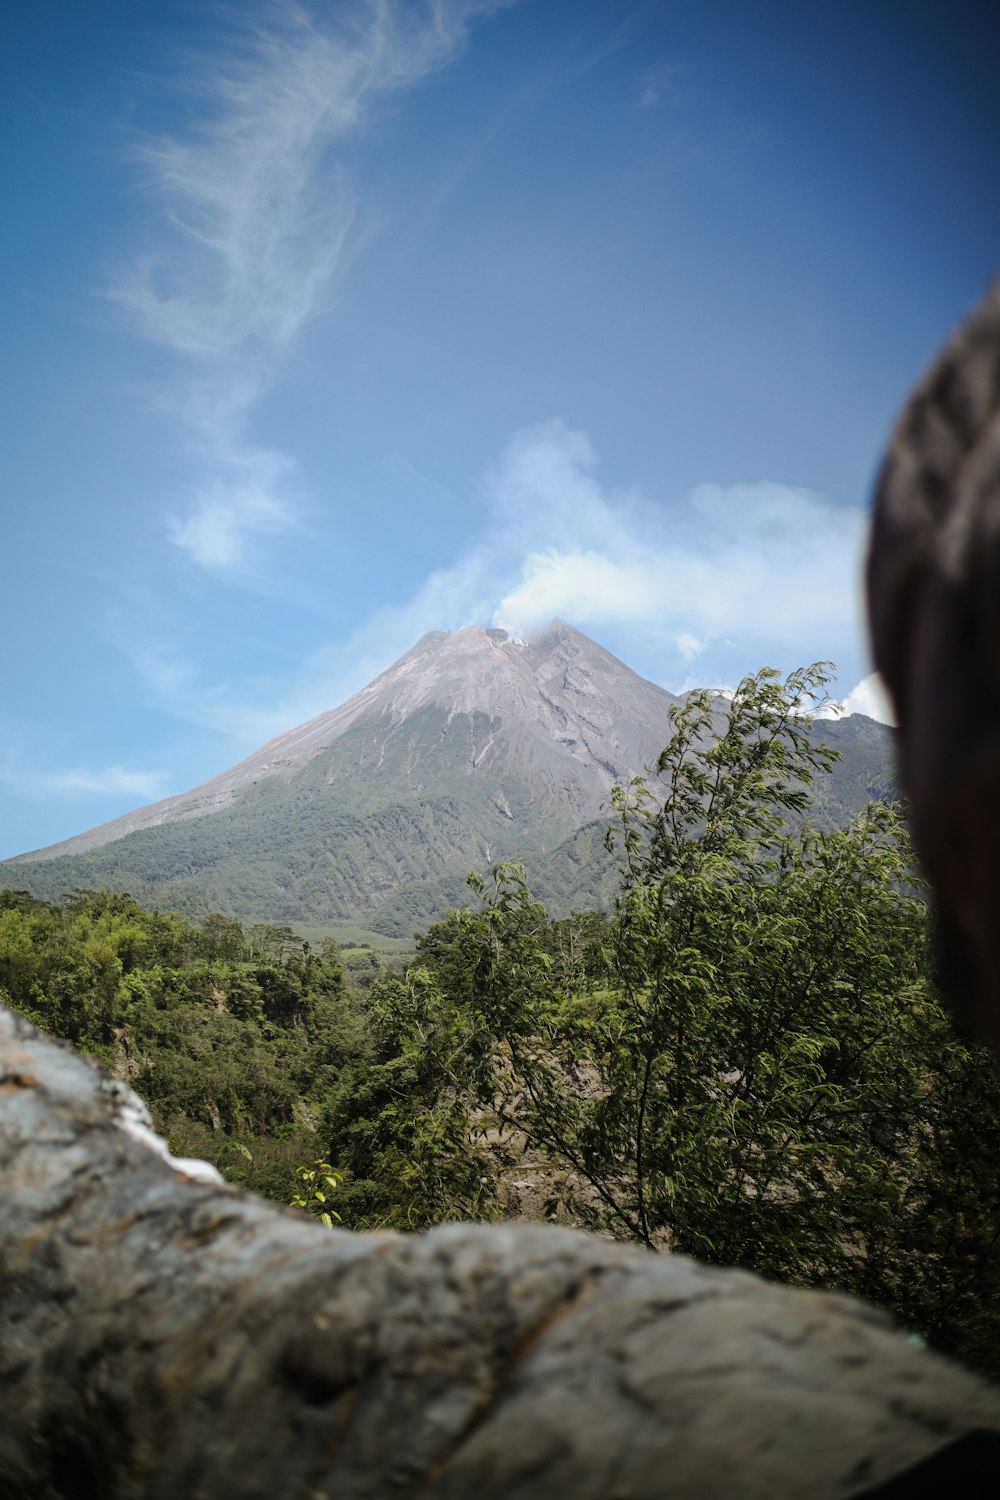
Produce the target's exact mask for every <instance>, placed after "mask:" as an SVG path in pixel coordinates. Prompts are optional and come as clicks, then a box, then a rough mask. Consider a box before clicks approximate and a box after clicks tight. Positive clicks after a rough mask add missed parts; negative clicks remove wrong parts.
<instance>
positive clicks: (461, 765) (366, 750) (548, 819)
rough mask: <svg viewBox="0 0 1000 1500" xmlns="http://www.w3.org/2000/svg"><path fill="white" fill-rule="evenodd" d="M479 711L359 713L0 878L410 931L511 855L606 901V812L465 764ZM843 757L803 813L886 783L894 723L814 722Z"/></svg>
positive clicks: (548, 893) (251, 917) (824, 814)
mask: <svg viewBox="0 0 1000 1500" xmlns="http://www.w3.org/2000/svg"><path fill="white" fill-rule="evenodd" d="M490 728H491V724H490V721H489V719H488V718H486V716H484V715H452V716H449V715H447V714H446V713H444V712H443V711H442V710H439V709H435V708H426V709H422V710H420V711H419V712H417V713H415V714H413V715H411V716H410V717H409V718H408V719H407V720H405V721H404V722H403V723H401V724H399V725H392V726H387V727H385V728H384V730H373V727H372V726H371V724H365V725H358V726H356V727H355V728H354V729H352V730H350V731H348V733H347V734H345V735H344V736H343V737H342V738H341V739H339V740H337V741H336V742H335V744H334V745H332V746H331V747H330V748H328V749H327V750H324V751H323V752H321V753H320V754H319V755H317V756H316V757H315V758H314V759H313V760H311V761H310V762H309V763H308V764H307V765H306V767H305V768H304V769H302V770H300V771H299V772H298V773H297V774H296V775H295V776H294V777H290V778H289V779H284V778H282V777H274V778H271V779H269V780H266V781H261V782H260V783H259V784H257V785H256V786H254V787H252V788H251V789H250V790H249V792H248V794H247V795H246V797H245V800H243V801H242V802H240V803H238V804H236V805H234V806H231V807H227V808H223V809H222V810H220V811H218V812H215V813H212V814H209V815H207V816H204V817H200V818H194V819H190V820H187V821H184V822H177V823H165V824H162V825H161V826H159V827H155V828H148V829H143V830H141V831H139V832H136V833H132V834H130V835H129V836H128V837H127V838H125V839H121V840H118V841H117V842H115V843H111V844H104V845H102V846H100V847H98V848H96V849H91V850H89V851H88V852H86V853H84V854H78V855H73V856H61V857H58V858H55V859H47V860H30V861H28V860H18V861H8V862H7V863H6V864H0V881H2V882H3V883H6V884H8V885H10V886H11V887H15V888H23V889H27V890H29V891H31V892H32V893H33V894H35V895H37V896H40V897H43V898H44V899H46V900H58V899H59V898H60V897H61V896H62V894H63V893H65V892H69V891H73V890H76V889H110V890H123V891H128V892H130V893H131V894H133V895H134V896H136V897H137V899H139V900H140V901H142V902H145V903H147V904H156V905H158V906H161V907H169V908H172V909H174V910H176V911H178V912H182V913H184V914H186V915H188V916H198V915H202V914H204V913H206V912H211V911H222V912H226V913H229V914H231V915H233V916H236V917H238V918H239V919H240V920H242V921H246V922H254V921H261V920H266V921H271V922H295V923H299V924H304V925H307V926H308V927H310V928H311V929H320V928H322V929H325V930H327V931H330V932H337V931H341V930H346V929H348V928H349V927H352V926H353V927H357V926H359V925H360V926H361V927H363V928H368V929H370V930H372V931H373V932H376V933H380V934H383V935H384V936H386V937H392V938H402V937H408V936H409V935H410V934H411V933H412V932H413V931H414V930H415V929H416V928H419V927H422V926H426V924H427V923H428V922H430V921H433V920H434V919H435V918H437V917H440V916H441V915H442V914H443V913H444V912H445V911H447V910H448V909H449V907H452V906H454V905H456V904H459V903H460V902H461V900H462V899H463V894H464V889H465V877H466V875H467V874H468V872H469V871H470V870H472V869H483V868H487V867H488V866H489V865H491V864H492V863H494V862H495V861H497V860H499V859H506V858H510V857H519V858H522V859H523V860H524V862H525V865H526V868H527V870H528V873H529V876H530V878H531V880H532V884H533V887H534V888H535V889H536V891H537V893H538V895H539V897H540V898H541V899H542V900H543V901H544V902H545V903H546V904H547V905H548V906H549V908H550V910H551V911H552V912H553V913H554V914H557V915H565V914H567V913H568V912H569V911H571V910H573V909H579V908H583V907H606V906H607V905H608V903H609V901H610V899H611V897H612V895H613V893H614V889H615V872H614V865H613V863H612V862H611V861H610V860H609V858H608V856H607V854H606V851H605V850H604V847H603V829H604V824H603V822H600V821H599V822H597V823H595V822H593V820H592V819H588V820H587V821H586V822H585V824H584V826H583V827H582V828H575V827H574V817H573V813H572V809H571V806H570V805H569V804H568V803H567V802H566V801H565V800H564V799H563V798H561V797H560V795H559V788H558V787H557V786H554V785H553V784H552V782H551V780H550V779H549V778H548V777H547V776H546V775H536V776H532V774H531V768H530V767H528V768H520V769H518V768H517V767H512V766H511V765H510V764H508V763H504V764H501V765H498V766H497V767H496V769H495V770H493V771H489V770H484V769H483V768H482V767H479V768H475V769H474V768H473V767H472V765H471V763H470V759H469V746H470V745H474V744H477V743H478V744H482V743H483V742H484V740H485V739H487V738H488V737H489V731H490ZM814 736H815V737H816V738H818V739H825V740H826V741H827V742H829V743H830V744H831V745H833V746H835V747H836V748H837V750H838V752H839V754H840V757H841V758H840V759H839V761H837V762H836V764H835V765H834V766H833V767H832V769H830V770H829V771H824V772H821V773H817V776H816V778H815V782H814V787H813V800H812V805H811V809H810V816H812V817H814V818H815V819H816V821H817V822H818V823H819V824H820V826H823V827H834V826H844V825H845V824H846V823H847V822H849V820H850V818H851V817H852V816H853V815H854V814H855V813H857V812H858V811H859V810H860V809H861V808H862V807H863V806H864V805H865V804H866V803H867V802H868V801H869V799H871V798H873V797H874V798H877V799H882V798H885V797H888V796H891V795H892V788H893V776H892V768H891V738H890V732H889V731H887V730H885V729H884V728H883V726H881V725H879V724H876V723H874V722H873V721H872V720H870V719H864V718H860V717H857V716H855V717H853V718H851V719H849V720H846V721H844V722H843V723H837V722H825V723H823V724H820V725H817V727H816V729H815V730H814Z"/></svg>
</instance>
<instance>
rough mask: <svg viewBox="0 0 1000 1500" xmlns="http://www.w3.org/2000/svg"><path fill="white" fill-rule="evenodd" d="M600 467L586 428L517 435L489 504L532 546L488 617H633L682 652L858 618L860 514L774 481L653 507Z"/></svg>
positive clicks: (505, 621) (840, 627)
mask: <svg viewBox="0 0 1000 1500" xmlns="http://www.w3.org/2000/svg"><path fill="white" fill-rule="evenodd" d="M595 465H596V460H595V456H594V453H593V450H592V448H591V446H590V444H589V442H588V440H587V439H586V437H585V436H584V435H583V434H581V433H578V432H574V431H572V430H571V429H568V428H566V427H564V426H562V425H561V424H555V423H549V424H546V425H545V426H543V427H540V428H536V429H533V430H531V431H529V432H526V433H522V434H519V435H518V437H517V438H516V439H515V440H514V442H513V443H512V445H511V448H510V450H509V452H508V454H507V458H506V461H505V463H504V465H503V467H502V469H501V470H500V471H499V473H498V474H497V475H496V476H494V480H493V485H492V489H493V500H494V508H495V513H496V516H497V518H498V529H499V525H500V523H501V522H502V524H503V525H504V527H505V528H506V530H507V531H508V533H509V534H510V535H511V536H513V537H514V538H515V539H517V540H518V541H520V542H522V543H526V544H527V545H526V546H525V550H524V552H523V553H522V556H521V558H520V560H519V562H518V563H517V565H516V570H515V576H514V577H513V579H512V581H511V582H510V584H509V585H508V586H507V587H506V588H505V590H504V592H503V594H502V596H501V598H500V599H499V602H498V604H497V606H496V609H495V612H494V621H495V623H497V624H499V625H503V626H505V627H506V628H508V629H512V630H515V631H522V632H524V631H530V630H531V629H532V628H534V627H536V626H538V625H540V624H542V623H543V622H544V621H546V620H548V619H550V618H551V617H552V616H553V615H565V616H566V617H567V618H568V619H572V620H574V621H575V622H577V623H578V624H580V625H581V626H583V627H584V628H586V626H588V625H594V626H601V625H609V624H623V625H629V626H632V627H636V628H641V629H645V630H647V631H649V632H653V633H655V635H656V636H657V638H660V639H663V640H664V641H666V640H667V639H668V638H669V639H670V640H671V641H672V642H673V643H674V644H675V645H676V647H677V649H679V650H680V652H681V655H682V656H683V655H685V653H686V651H690V650H691V648H692V643H694V642H698V643H700V644H701V645H702V647H703V646H704V645H705V643H707V642H709V641H711V640H716V641H718V640H720V639H723V638H727V637H728V638H732V637H739V636H747V637H751V638H753V639H755V640H761V639H765V640H766V639H767V638H769V637H771V638H773V637H776V636H777V637H781V638H783V639H788V638H789V637H794V636H795V635H796V634H799V635H805V636H806V637H808V636H809V635H810V634H815V635H818V634H821V633H823V632H826V633H827V634H828V635H833V634H835V633H837V632H847V631H850V630H851V629H852V628H853V618H854V602H853V601H854V594H855V587H856V576H857V568H858V559H859V556H860V549H861V539H862V532H863V517H862V514H861V512H860V511H858V510H853V509H847V508H844V507H840V506H835V505H832V504H830V502H828V501H827V500H825V499H824V498H823V497H822V496H821V495H818V494H816V493H815V492H813V491H811V490H805V489H800V488H793V487H790V486H787V485H782V484H776V483H772V482H760V483H757V484H742V485H732V486H729V487H728V488H724V487H722V486H720V485H713V484H704V485H701V486H699V487H698V488H697V489H696V490H695V491H694V492H693V494H692V495H691V496H690V497H689V499H688V501H687V503H686V504H684V505H681V506H672V507H669V508H667V507H664V506H654V505H651V504H650V503H648V502H647V501H644V500H643V499H642V498H641V497H639V496H636V495H634V494H630V493H625V494H622V493H615V492H608V491H605V490H603V489H602V488H601V487H600V486H599V484H598V483H597V481H596V478H595V476H594V469H595ZM682 640H683V642H684V644H683V645H681V641H682Z"/></svg>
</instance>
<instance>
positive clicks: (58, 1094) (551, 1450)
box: [0, 1011, 1000, 1500]
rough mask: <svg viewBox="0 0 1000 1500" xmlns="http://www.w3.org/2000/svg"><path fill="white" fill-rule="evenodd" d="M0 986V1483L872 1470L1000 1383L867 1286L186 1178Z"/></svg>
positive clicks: (353, 1487) (500, 1486) (435, 1487)
mask: <svg viewBox="0 0 1000 1500" xmlns="http://www.w3.org/2000/svg"><path fill="white" fill-rule="evenodd" d="M120 1111H121V1089H120V1086H117V1085H112V1084H111V1083H110V1081H109V1080H107V1079H106V1078H105V1077H104V1075H102V1074H101V1073H100V1072H99V1071H98V1070H97V1069H96V1068H94V1067H92V1066H91V1065H90V1064H89V1063H87V1062H86V1061H84V1060H83V1059H81V1058H78V1057H76V1056H75V1055H74V1054H73V1053H71V1052H70V1051H69V1050H68V1049H66V1048H64V1047H62V1046H61V1045H59V1044H57V1043H54V1042H52V1041H49V1040H47V1039H45V1038H43V1037H42V1036H41V1035H40V1034H39V1033H38V1032H37V1031H36V1030H35V1029H34V1028H33V1027H31V1026H30V1025H29V1024H28V1023H27V1022H25V1021H23V1020H21V1019H20V1018H18V1017H15V1016H12V1015H10V1014H9V1013H8V1012H3V1011H0V1189H2V1191H0V1320H2V1335H0V1390H2V1391H3V1401H2V1403H0V1494H2V1495H3V1496H4V1497H6V1500H18V1497H22V1496H23V1497H29V1496H30V1497H31V1500H42V1497H47V1496H73V1497H80V1496H83V1497H94V1500H98V1497H100V1500H119V1497H126V1496H128V1497H140V1496H141V1497H143V1500H157V1497H174V1496H180V1495H183V1496H185V1497H190V1500H199V1497H209V1496H211V1497H222V1496H225V1497H227V1500H236V1497H238V1500H243V1497H247V1500H249V1497H261V1500H264V1497H266V1500H285V1497H288V1500H292V1497H295V1500H313V1497H320V1496H331V1497H332V1496H337V1497H338V1500H361V1497H379V1500H383V1497H386V1496H391V1495H399V1496H433V1497H451V1500H458V1497H463V1500H464V1497H469V1496H474V1497H475V1500H493V1497H498V1500H499V1497H501V1496H503V1497H504V1500H535V1497H539V1500H540V1497H543V1496H545V1497H551V1496H560V1495H566V1496H572V1497H574V1500H589V1497H593V1500H598V1497H600V1500H612V1497H618V1500H624V1497H629V1500H639V1497H642V1500H645V1497H654V1496H657V1497H658V1496H679V1497H687V1496H690V1497H699V1500H701V1497H709V1500H711V1497H716V1496H717V1497H720V1500H721V1497H723V1496H725V1497H727V1500H744V1497H746V1500H749V1497H751V1496H752V1497H760V1500H765V1497H766V1500H775V1497H781V1496H789V1497H791V1496H801V1495H809V1496H810V1497H814V1500H823V1497H827V1496H830V1497H833V1496H837V1497H845V1496H850V1495H853V1494H859V1493H861V1492H863V1491H864V1490H866V1489H867V1488H869V1487H870V1486H872V1485H874V1484H877V1483H878V1482H879V1481H881V1480H883V1479H886V1478H888V1477H890V1476H892V1475H893V1474H896V1473H898V1472H899V1471H900V1470H902V1469H904V1468H906V1467H907V1466H908V1465H910V1464H913V1463H915V1462H917V1461H918V1460H919V1459H921V1458H923V1457H924V1456H926V1455H927V1454H929V1453H931V1452H933V1451H934V1450H935V1449H937V1448H940V1447H941V1446H942V1445H943V1444H944V1443H946V1442H948V1441H949V1440H950V1439H952V1438H955V1437H958V1436H960V1435H961V1434H963V1433H965V1432H967V1431H970V1430H972V1429H974V1428H977V1427H1000V1395H998V1393H997V1391H996V1390H994V1389H992V1388H991V1387H989V1386H987V1385H985V1384H984V1383H983V1382H982V1381H980V1380H979V1379H978V1378H976V1377H975V1376H973V1375H972V1374H970V1373H968V1372H967V1371H964V1370H962V1369H960V1368H958V1367H957V1366H954V1365H952V1364H950V1363H949V1362H948V1361H946V1360H944V1359H941V1358H938V1357H937V1356H935V1355H933V1354H931V1353H929V1352H928V1351H927V1350H925V1349H922V1348H920V1347H918V1346H916V1345H914V1344H913V1343H911V1342H909V1341H908V1340H907V1339H906V1337H905V1336H904V1335H903V1334H902V1333H901V1332H900V1331H899V1330H898V1329H897V1328H896V1327H895V1325H894V1324H893V1323H892V1322H891V1320H890V1319H889V1318H888V1317H887V1316H885V1315H884V1314H882V1313H880V1312H878V1311H876V1310H874V1309H872V1308H870V1307H868V1306H866V1305H864V1304H862V1303H858V1302H854V1301H852V1300H850V1299H848V1298H844V1297H839V1296H834V1295H830V1294H825V1293H814V1292H804V1291H796V1290H789V1289H786V1288H782V1287H778V1286H773V1285H770V1284H768V1283H766V1282H762V1281H759V1280H757V1279H756V1278H754V1277H753V1276H750V1275H747V1274H745V1273H743V1272H738V1271H717V1270H710V1269H706V1268H703V1267H700V1266H697V1265H695V1264H694V1263H692V1262H691V1261H688V1260H684V1259H681V1258H680V1257H654V1256H651V1255H647V1254H646V1253H645V1252H643V1251H638V1250H628V1249H623V1248H619V1247H616V1246H612V1245H608V1244H605V1243H602V1242H600V1241H597V1240H593V1239H590V1238H588V1237H587V1236H585V1235H583V1234H573V1233H564V1232H562V1231H558V1230H548V1229H543V1228H538V1229H535V1228H501V1227H493V1228H476V1227H462V1226H450V1227H447V1228H443V1229H437V1230H435V1231H433V1232H432V1233H430V1234H426V1235H422V1236H419V1237H413V1238H407V1237H402V1236H395V1235H353V1234H348V1233H334V1234H331V1233H330V1232H329V1231H327V1230H325V1229H323V1228H322V1227H321V1226H319V1225H317V1224H313V1223H311V1222H310V1221H309V1220H307V1219H306V1218H305V1217H304V1216H302V1215H300V1214H298V1213H294V1212H292V1211H285V1210H282V1209H280V1208H277V1207H275V1206H274V1205H273V1204H269V1203H266V1202H264V1201H262V1200H259V1199H256V1198H253V1197H250V1196H248V1195H246V1194H243V1193H240V1192H237V1191H235V1190H233V1189H230V1188H226V1187H217V1186H211V1185H206V1184H203V1183H195V1182H192V1181H190V1180H189V1179H187V1178H186V1177H184V1176H183V1175H181V1174H180V1173H179V1172H178V1171H176V1170H175V1169H174V1168H173V1167H172V1166H171V1164H170V1163H169V1161H165V1160H162V1159H161V1158H159V1157H158V1156H156V1155H155V1154H154V1153H153V1152H151V1151H149V1150H148V1149H146V1148H145V1147H144V1146H142V1145H140V1144H138V1143H137V1142H136V1141H134V1140H132V1139H130V1138H129V1137H128V1136H127V1135H125V1134H124V1133H123V1132H122V1130H121V1129H120V1128H119V1127H118V1125H117V1124H116V1116H117V1115H119V1114H120Z"/></svg>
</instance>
